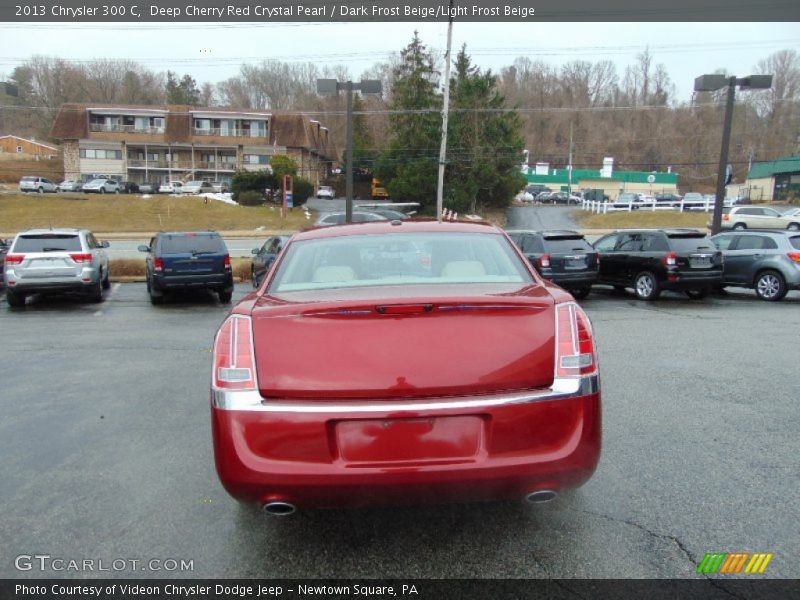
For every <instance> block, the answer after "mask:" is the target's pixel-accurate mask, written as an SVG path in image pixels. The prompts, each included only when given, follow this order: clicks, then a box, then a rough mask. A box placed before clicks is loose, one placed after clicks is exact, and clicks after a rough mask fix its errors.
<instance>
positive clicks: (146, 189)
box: [139, 181, 161, 194]
mask: <svg viewBox="0 0 800 600" xmlns="http://www.w3.org/2000/svg"><path fill="white" fill-rule="evenodd" d="M160 185H161V184H158V183H154V182H152V181H145V182H144V183H140V184H139V193H140V194H157V193H158V188H159V187H160Z"/></svg>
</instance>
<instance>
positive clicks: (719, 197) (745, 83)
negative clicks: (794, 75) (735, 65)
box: [694, 73, 772, 235]
mask: <svg viewBox="0 0 800 600" xmlns="http://www.w3.org/2000/svg"><path fill="white" fill-rule="evenodd" d="M737 85H738V86H739V87H741V88H742V89H749V90H766V89H769V88H771V87H772V75H750V76H749V77H725V75H720V74H718V73H716V74H713V75H701V76H700V77H697V78H696V79H695V80H694V91H696V92H713V91H716V90H719V89H721V88H723V87H725V86H727V87H728V95H727V98H726V100H725V120H724V121H723V124H722V148H721V149H720V152H719V169H718V170H717V194H716V198H715V199H714V216H713V217H712V219H711V234H712V235H715V234H717V233H719V232H720V229H722V207H723V205H724V202H725V185H726V184H727V178H728V146H729V145H730V141H731V122H732V120H733V100H734V97H735V95H736V86H737Z"/></svg>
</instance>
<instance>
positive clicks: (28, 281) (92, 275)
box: [3, 267, 100, 294]
mask: <svg viewBox="0 0 800 600" xmlns="http://www.w3.org/2000/svg"><path fill="white" fill-rule="evenodd" d="M3 279H4V280H5V284H6V288H7V289H10V290H15V291H17V292H24V293H31V294H32V293H35V292H66V291H87V290H88V288H90V287H91V286H93V285H97V284H98V283H100V270H99V269H96V268H84V269H83V270H82V272H81V273H80V274H78V275H74V276H69V277H17V274H16V272H15V271H14V269H12V268H11V267H6V272H5V275H4V277H3Z"/></svg>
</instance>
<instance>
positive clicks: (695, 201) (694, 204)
mask: <svg viewBox="0 0 800 600" xmlns="http://www.w3.org/2000/svg"><path fill="white" fill-rule="evenodd" d="M712 204H713V202H712ZM678 206H681V203H678ZM682 206H683V210H705V208H706V198H705V196H703V194H700V193H698V192H687V193H686V194H685V195H684V196H683V203H682Z"/></svg>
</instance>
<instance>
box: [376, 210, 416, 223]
mask: <svg viewBox="0 0 800 600" xmlns="http://www.w3.org/2000/svg"><path fill="white" fill-rule="evenodd" d="M369 212H372V213H375V214H376V215H380V216H381V217H384V218H386V219H389V220H390V221H397V220H400V221H405V220H406V219H410V218H411V215H409V214H407V213H404V212H401V211H399V210H392V209H391V208H371V209H369Z"/></svg>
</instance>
